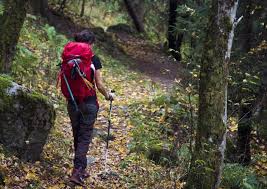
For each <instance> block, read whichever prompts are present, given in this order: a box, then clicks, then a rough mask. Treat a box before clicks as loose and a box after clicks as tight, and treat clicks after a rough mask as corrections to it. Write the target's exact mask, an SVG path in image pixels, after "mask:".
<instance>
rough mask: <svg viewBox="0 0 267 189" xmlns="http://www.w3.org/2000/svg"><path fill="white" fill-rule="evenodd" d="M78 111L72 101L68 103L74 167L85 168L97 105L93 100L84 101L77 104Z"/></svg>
mask: <svg viewBox="0 0 267 189" xmlns="http://www.w3.org/2000/svg"><path fill="white" fill-rule="evenodd" d="M78 107H79V111H78V112H77V111H75V106H74V105H73V103H72V102H69V103H68V113H69V117H70V120H71V125H72V132H73V137H74V151H75V156H74V168H75V169H80V168H81V169H85V168H86V166H87V158H86V154H87V152H88V150H89V144H90V142H91V140H92V135H93V127H94V123H95V120H96V117H97V112H98V105H97V103H96V101H95V100H93V101H84V102H82V103H80V104H78Z"/></svg>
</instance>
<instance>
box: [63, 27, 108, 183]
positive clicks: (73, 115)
mask: <svg viewBox="0 0 267 189" xmlns="http://www.w3.org/2000/svg"><path fill="white" fill-rule="evenodd" d="M94 42H95V35H94V33H93V32H91V31H89V30H83V31H81V32H79V33H77V34H75V37H74V42H70V43H71V44H70V43H68V44H67V45H69V46H71V48H75V47H76V46H77V48H78V47H79V48H88V51H90V50H91V46H92V45H93V43H94ZM67 45H66V46H67ZM75 45H76V46H75ZM87 45H88V46H87ZM66 46H65V48H66ZM71 48H70V49H71ZM71 50H73V49H71ZM74 51H75V49H74ZM78 51H79V50H78ZM64 53H66V52H65V51H63V55H62V56H64ZM85 53H86V52H85ZM88 54H90V53H88ZM63 61H64V60H63ZM91 61H92V63H91V64H90V69H91V72H89V73H90V76H87V77H91V78H89V80H91V81H92V84H93V85H94V88H97V89H98V91H99V92H100V93H101V94H102V95H103V96H104V97H105V99H106V100H113V95H112V93H109V92H108V91H107V89H106V87H105V86H104V84H103V81H102V76H101V68H102V64H101V61H100V60H99V58H98V57H97V56H96V55H93V56H92V58H91ZM63 63H64V62H63ZM62 82H64V81H62ZM81 86H82V85H81ZM81 86H80V87H81ZM95 86H96V87H95ZM74 87H75V88H76V89H77V87H79V86H77V84H75V85H74ZM65 90H66V89H65ZM88 90H89V89H88ZM82 91H83V90H82ZM63 93H64V92H63ZM86 94H87V96H85V97H83V98H82V99H81V97H80V96H79V98H77V97H75V96H74V99H75V102H74V101H73V100H72V99H70V98H67V100H68V107H67V108H68V114H69V117H70V120H71V125H72V131H73V137H74V151H75V156H74V160H73V161H74V168H73V171H72V175H71V177H70V181H71V182H73V183H75V184H78V185H83V184H84V179H85V178H87V177H89V174H88V172H87V171H86V167H87V158H86V154H87V152H88V150H89V144H90V142H91V140H92V134H93V127H94V123H95V120H96V118H97V113H98V109H99V106H98V101H97V96H96V92H95V91H92V92H88V91H87V93H86ZM65 96H66V95H65ZM75 103H76V104H77V105H75ZM77 107H78V109H79V111H77Z"/></svg>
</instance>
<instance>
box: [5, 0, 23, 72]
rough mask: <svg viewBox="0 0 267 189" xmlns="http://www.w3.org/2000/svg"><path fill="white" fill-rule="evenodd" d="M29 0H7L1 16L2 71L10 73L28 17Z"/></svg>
mask: <svg viewBox="0 0 267 189" xmlns="http://www.w3.org/2000/svg"><path fill="white" fill-rule="evenodd" d="M26 2H27V0H5V1H4V13H3V15H2V16H1V18H0V26H1V27H0V41H1V43H0V72H4V73H9V72H10V71H11V66H12V61H13V58H14V56H15V52H16V46H17V43H18V39H19V34H20V30H21V28H22V26H23V23H24V19H25V17H26Z"/></svg>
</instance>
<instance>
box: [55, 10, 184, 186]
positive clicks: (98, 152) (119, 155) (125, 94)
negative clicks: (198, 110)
mask: <svg viewBox="0 0 267 189" xmlns="http://www.w3.org/2000/svg"><path fill="white" fill-rule="evenodd" d="M53 17H54V18H53V19H52V20H50V24H51V25H53V26H55V28H56V29H57V30H58V31H60V32H61V33H63V34H65V35H67V36H69V37H70V36H71V34H72V33H74V32H77V31H80V30H81V29H84V28H86V27H85V26H83V27H82V26H79V25H77V24H74V22H73V21H72V20H71V19H66V18H64V17H61V16H60V15H54V16H53ZM83 25H84V24H83ZM90 27H91V26H90ZM92 30H93V31H94V32H95V34H96V35H97V39H98V46H100V47H102V49H103V50H104V51H105V52H106V53H108V54H110V55H112V56H113V57H116V59H118V60H120V61H121V62H123V61H124V64H125V65H127V67H129V68H130V70H124V71H123V72H122V73H123V74H120V75H116V77H112V75H113V74H112V73H111V70H105V68H104V70H103V71H104V77H105V78H106V80H107V81H108V83H107V85H108V86H110V87H112V88H119V90H118V91H117V97H116V101H115V102H114V109H113V112H112V135H114V136H115V140H113V141H111V142H110V148H109V155H108V161H107V168H108V169H109V170H110V171H112V173H113V174H112V175H109V177H107V178H103V177H101V173H104V172H105V150H106V149H105V145H106V143H105V140H103V138H104V137H105V135H106V131H107V125H108V122H107V120H108V108H109V107H108V106H109V104H108V103H107V102H104V101H101V103H100V104H101V108H100V111H99V115H98V120H97V122H96V124H95V134H94V136H95V137H94V139H93V141H92V144H91V147H90V150H89V153H88V157H89V159H90V160H92V162H91V163H90V164H89V168H88V169H89V170H90V174H91V176H90V178H89V179H88V180H87V181H86V185H87V188H94V189H102V188H103V189H104V188H120V189H123V188H129V186H127V184H128V182H127V181H126V180H125V175H127V174H128V173H130V172H133V168H128V169H123V168H121V164H122V163H123V161H124V160H125V158H127V156H128V155H129V147H128V145H129V142H130V140H131V130H132V126H131V125H130V124H129V113H130V112H129V111H130V109H129V106H130V105H131V104H132V103H137V102H140V103H141V102H142V100H144V99H149V98H152V97H153V95H155V94H156V91H155V89H154V85H156V84H160V85H161V87H160V88H161V89H160V90H161V91H162V90H167V89H168V88H170V87H171V86H172V85H173V83H174V80H175V79H177V80H178V79H179V78H180V77H183V76H181V75H182V73H183V69H182V67H181V66H180V65H179V64H177V62H175V61H173V60H172V59H171V58H169V57H168V56H167V55H166V54H164V53H163V52H162V51H161V49H160V48H159V47H157V46H153V45H151V44H149V42H148V41H145V40H143V39H140V38H138V37H133V36H131V35H130V34H127V33H111V32H104V31H103V30H101V29H100V28H93V29H92ZM58 119H60V120H63V121H61V122H60V123H59V124H60V125H58V126H57V127H58V128H59V129H60V130H59V131H60V132H63V133H65V136H64V137H66V138H68V141H70V143H71V144H70V147H71V145H72V134H71V126H70V122H69V119H68V116H67V115H66V114H65V113H59V117H58ZM72 158H73V157H70V158H69V160H68V162H67V163H66V164H68V167H69V171H70V168H71V167H72ZM69 171H68V174H70V172H69ZM63 180H64V182H65V184H66V186H67V187H66V188H71V185H69V183H68V178H67V177H64V178H63Z"/></svg>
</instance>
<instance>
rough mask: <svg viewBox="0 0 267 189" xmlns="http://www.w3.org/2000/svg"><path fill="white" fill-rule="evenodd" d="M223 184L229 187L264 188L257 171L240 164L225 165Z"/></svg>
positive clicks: (236, 188)
mask: <svg viewBox="0 0 267 189" xmlns="http://www.w3.org/2000/svg"><path fill="white" fill-rule="evenodd" d="M222 186H223V187H224V188H227V189H263V186H261V185H260V183H259V181H258V180H257V176H256V175H255V173H253V172H252V171H251V170H250V169H249V168H247V167H243V166H241V165H239V164H226V165H225V167H224V170H223V177H222Z"/></svg>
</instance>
